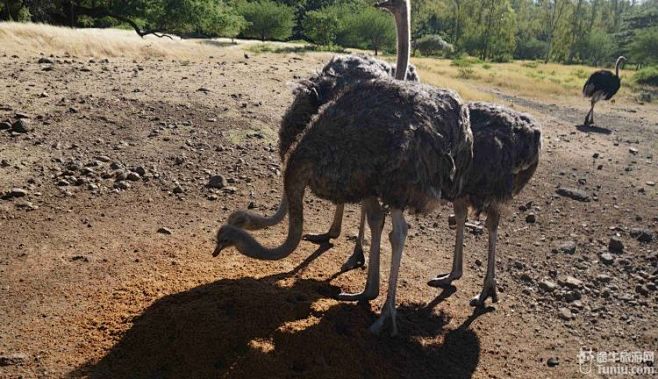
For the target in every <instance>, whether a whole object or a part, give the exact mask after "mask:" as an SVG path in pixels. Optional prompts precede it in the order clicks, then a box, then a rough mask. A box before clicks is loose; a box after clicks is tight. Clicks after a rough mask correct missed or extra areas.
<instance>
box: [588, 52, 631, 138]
mask: <svg viewBox="0 0 658 379" xmlns="http://www.w3.org/2000/svg"><path fill="white" fill-rule="evenodd" d="M624 62H626V57H624V56H621V57H619V58H618V59H617V64H616V66H615V73H614V74H613V73H612V72H610V71H608V70H599V71H597V72H595V73H593V74H592V75H591V76H590V77H589V79H587V82H586V83H585V86H584V87H583V96H585V97H587V98H591V99H592V107H591V108H590V110H589V113H588V114H587V116H585V124H584V125H585V126H590V125H592V124H594V106H595V105H596V103H597V102H599V101H600V100H610V99H612V97H613V96H615V94H617V91H619V88H620V87H621V79H620V77H619V69H620V68H621V66H622V65H623V64H624Z"/></svg>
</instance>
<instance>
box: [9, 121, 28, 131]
mask: <svg viewBox="0 0 658 379" xmlns="http://www.w3.org/2000/svg"><path fill="white" fill-rule="evenodd" d="M11 131H12V132H16V133H29V132H30V125H29V124H28V122H27V120H25V119H22V118H21V119H19V120H17V121H16V122H14V124H13V125H12V126H11Z"/></svg>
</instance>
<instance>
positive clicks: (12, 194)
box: [5, 188, 27, 199]
mask: <svg viewBox="0 0 658 379" xmlns="http://www.w3.org/2000/svg"><path fill="white" fill-rule="evenodd" d="M25 196H27V191H26V190H24V189H22V188H12V189H11V190H10V191H9V192H7V194H6V195H5V197H6V198H10V199H11V198H19V197H25Z"/></svg>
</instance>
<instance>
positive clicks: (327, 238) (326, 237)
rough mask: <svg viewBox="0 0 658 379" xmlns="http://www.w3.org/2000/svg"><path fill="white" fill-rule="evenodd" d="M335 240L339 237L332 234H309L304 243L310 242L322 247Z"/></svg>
mask: <svg viewBox="0 0 658 379" xmlns="http://www.w3.org/2000/svg"><path fill="white" fill-rule="evenodd" d="M334 238H338V236H334V235H332V234H331V233H323V234H307V235H305V236H304V241H309V242H313V243H315V244H318V245H321V244H325V243H329V242H331V240H332V239H334Z"/></svg>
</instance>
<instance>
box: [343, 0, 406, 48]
mask: <svg viewBox="0 0 658 379" xmlns="http://www.w3.org/2000/svg"><path fill="white" fill-rule="evenodd" d="M346 28H347V29H348V30H350V31H351V33H350V35H349V40H350V42H351V43H350V44H351V45H352V46H359V47H365V48H369V49H372V50H374V52H375V55H378V54H379V51H381V50H382V49H390V48H392V47H393V46H395V39H396V33H395V22H394V21H393V17H391V16H390V15H389V14H386V13H384V12H382V11H380V10H378V9H375V8H372V7H366V8H363V9H362V10H361V11H360V12H358V13H356V14H354V15H352V16H351V17H350V18H349V19H348V20H346Z"/></svg>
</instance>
